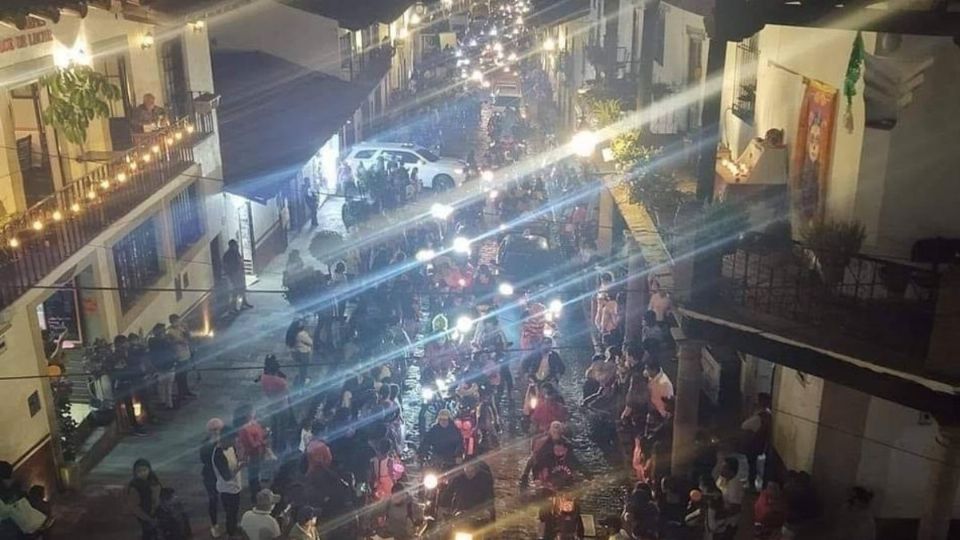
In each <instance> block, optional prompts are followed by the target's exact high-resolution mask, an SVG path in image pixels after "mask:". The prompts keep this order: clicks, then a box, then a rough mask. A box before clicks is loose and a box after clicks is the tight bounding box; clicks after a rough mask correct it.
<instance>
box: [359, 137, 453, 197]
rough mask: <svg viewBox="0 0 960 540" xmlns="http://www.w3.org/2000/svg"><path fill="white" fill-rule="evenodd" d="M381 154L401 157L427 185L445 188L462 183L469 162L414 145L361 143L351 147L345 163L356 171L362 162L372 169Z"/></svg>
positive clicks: (388, 156)
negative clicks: (418, 173)
mask: <svg viewBox="0 0 960 540" xmlns="http://www.w3.org/2000/svg"><path fill="white" fill-rule="evenodd" d="M380 157H383V158H384V159H386V160H387V161H391V160H399V161H400V162H401V163H402V164H403V165H404V166H405V167H407V168H408V169H409V168H412V167H417V168H418V169H419V171H420V178H421V179H422V180H423V187H425V188H430V189H436V190H441V191H443V190H447V189H451V188H453V187H455V186H458V185H461V184H463V182H464V180H466V174H467V172H466V171H467V163H466V162H465V161H462V160H459V159H454V158H447V157H439V156H437V155H436V154H434V153H433V152H431V151H430V150H427V149H426V148H423V147H422V146H417V145H414V144H407V143H379V142H376V143H375V142H368V143H360V144H358V145H356V146H354V147H353V148H352V149H351V150H350V153H349V154H348V156H347V158H346V162H347V163H348V164H349V165H350V167H351V168H353V170H356V169H357V166H358V165H360V164H361V163H363V166H364V167H366V168H368V169H369V168H370V167H372V166H374V165H375V164H376V163H377V159H378V158H380Z"/></svg>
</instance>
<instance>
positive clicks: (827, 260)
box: [803, 219, 867, 285]
mask: <svg viewBox="0 0 960 540" xmlns="http://www.w3.org/2000/svg"><path fill="white" fill-rule="evenodd" d="M866 236H867V234H866V230H865V229H864V227H863V224H861V223H860V222H858V221H834V220H831V219H826V220H819V221H815V222H813V224H811V225H810V227H809V228H808V229H807V230H806V231H805V232H804V235H803V241H804V243H805V244H807V245H808V246H809V247H810V249H812V250H813V253H814V254H815V255H816V256H817V262H819V263H820V273H821V275H822V276H823V279H824V281H825V282H826V283H827V284H828V285H836V284H837V283H840V282H841V281H842V280H843V273H844V270H845V269H846V267H847V265H848V264H850V259H851V258H852V257H853V256H854V255H856V254H857V253H859V252H860V248H861V247H862V246H863V240H864V239H865V238H866Z"/></svg>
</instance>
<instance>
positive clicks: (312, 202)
mask: <svg viewBox="0 0 960 540" xmlns="http://www.w3.org/2000/svg"><path fill="white" fill-rule="evenodd" d="M303 204H304V206H305V207H306V210H307V216H309V217H310V227H312V228H314V229H315V228H316V227H317V225H319V222H318V221H317V193H316V191H315V190H314V189H313V185H312V183H311V182H310V179H309V178H304V179H303Z"/></svg>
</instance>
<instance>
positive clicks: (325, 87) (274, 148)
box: [212, 51, 372, 202]
mask: <svg viewBox="0 0 960 540" xmlns="http://www.w3.org/2000/svg"><path fill="white" fill-rule="evenodd" d="M212 59H213V76H214V84H215V85H216V89H217V92H218V93H219V94H221V95H222V96H223V97H222V98H221V101H220V107H219V108H218V109H217V119H218V124H219V129H220V154H221V157H222V159H223V171H224V182H225V184H226V186H225V189H226V191H228V192H230V193H235V194H237V195H242V196H245V197H249V198H251V199H254V200H257V201H260V202H265V201H266V200H269V199H270V198H272V197H273V196H275V195H276V194H277V192H278V191H279V189H280V188H281V187H282V185H283V182H284V181H286V180H289V179H290V178H292V177H294V176H296V174H297V171H299V170H300V169H302V168H303V166H304V165H305V164H306V163H307V161H309V160H310V158H311V157H313V156H314V155H315V154H316V153H317V151H319V149H320V147H322V146H323V145H324V143H326V142H327V140H329V139H330V137H331V136H332V135H334V134H335V133H337V132H339V131H340V129H341V128H342V127H343V126H344V125H345V124H346V123H347V122H348V121H349V120H350V119H351V118H352V117H353V114H354V113H355V112H356V111H357V109H359V108H360V106H361V104H362V103H363V102H364V100H366V99H367V97H368V95H369V94H370V91H371V90H372V88H371V87H369V86H365V85H358V84H355V83H350V82H346V81H343V80H341V79H338V78H336V77H333V76H330V75H326V74H323V73H320V72H317V71H312V70H309V69H306V68H304V67H302V66H299V65H296V64H293V63H290V62H287V61H286V60H283V59H281V58H277V57H275V56H271V55H269V54H266V53H262V52H259V51H215V52H214V53H213V55H212Z"/></svg>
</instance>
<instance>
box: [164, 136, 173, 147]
mask: <svg viewBox="0 0 960 540" xmlns="http://www.w3.org/2000/svg"><path fill="white" fill-rule="evenodd" d="M164 142H166V143H167V146H172V145H173V137H167V138H166V139H164Z"/></svg>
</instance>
